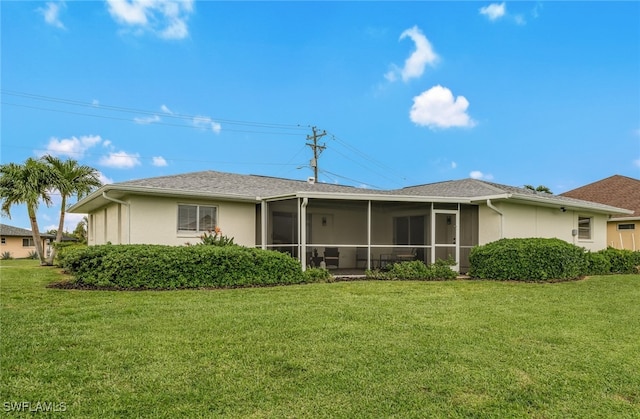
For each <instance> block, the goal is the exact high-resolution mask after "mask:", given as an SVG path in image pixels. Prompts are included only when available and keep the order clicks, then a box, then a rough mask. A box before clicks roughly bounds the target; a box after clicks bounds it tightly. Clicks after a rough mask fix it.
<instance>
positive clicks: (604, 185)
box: [561, 175, 640, 217]
mask: <svg viewBox="0 0 640 419" xmlns="http://www.w3.org/2000/svg"><path fill="white" fill-rule="evenodd" d="M561 195H562V196H567V197H569V198H576V199H583V200H585V201H591V202H598V203H600V204H605V205H611V206H614V207H618V208H626V209H629V210H633V211H634V212H633V215H626V217H640V180H638V179H634V178H630V177H627V176H621V175H613V176H611V177H608V178H605V179H602V180H599V181H597V182H593V183H590V184H588V185H585V186H582V187H580V188H577V189H573V190H571V191H567V192H565V193H563V194H561Z"/></svg>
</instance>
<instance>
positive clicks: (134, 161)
mask: <svg viewBox="0 0 640 419" xmlns="http://www.w3.org/2000/svg"><path fill="white" fill-rule="evenodd" d="M99 163H100V164H101V165H102V166H107V167H113V168H116V169H131V168H133V167H135V166H139V165H140V155H139V154H137V153H136V154H129V153H127V152H125V151H114V152H111V153H109V155H108V156H103V157H101V158H100V162H99Z"/></svg>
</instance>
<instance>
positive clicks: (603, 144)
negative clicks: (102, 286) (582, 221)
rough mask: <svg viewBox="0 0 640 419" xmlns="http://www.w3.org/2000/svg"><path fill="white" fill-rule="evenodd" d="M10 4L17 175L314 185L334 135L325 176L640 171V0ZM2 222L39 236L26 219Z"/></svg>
mask: <svg viewBox="0 0 640 419" xmlns="http://www.w3.org/2000/svg"><path fill="white" fill-rule="evenodd" d="M0 7H1V9H0V12H1V15H2V16H1V23H2V25H1V26H2V29H1V31H2V33H1V35H2V49H1V54H2V57H1V59H2V74H1V89H2V92H1V93H2V94H1V99H2V108H1V109H2V115H1V116H2V121H1V122H2V126H1V155H0V160H1V161H2V163H7V162H23V161H24V160H25V159H26V158H28V157H33V156H39V155H43V154H45V153H50V154H54V155H57V156H60V157H62V158H67V157H70V158H74V159H76V160H78V161H80V162H81V163H83V164H88V165H91V166H93V167H95V168H97V169H98V170H99V171H100V172H101V173H102V176H103V179H104V181H105V182H121V181H126V180H130V179H139V178H145V177H153V176H163V175H170V174H177V173H185V172H190V171H199V170H219V171H228V172H234V173H245V174H259V175H268V176H278V177H285V178H292V179H306V178H307V177H309V176H312V174H313V172H312V170H311V169H310V167H309V163H310V159H311V157H312V152H311V148H310V147H308V146H306V145H305V144H306V143H307V136H308V135H311V133H312V130H311V127H313V126H315V127H317V129H318V131H319V132H324V131H326V133H327V135H325V136H323V137H322V138H321V139H320V144H324V145H326V149H325V150H324V151H323V152H322V154H321V156H320V159H319V162H318V163H319V170H320V175H319V180H320V181H323V182H335V183H341V184H347V185H354V186H366V187H370V188H384V189H388V188H399V187H403V186H410V185H416V184H423V183H431V182H438V181H444V180H451V179H462V178H468V177H473V178H478V179H484V180H489V181H493V182H497V183H503V184H507V185H513V186H523V185H525V184H531V185H534V186H537V185H546V186H547V187H549V188H550V189H551V190H552V191H553V192H554V193H562V192H564V191H567V190H570V189H573V188H576V187H579V186H582V185H585V184H588V183H591V182H594V181H597V180H599V179H602V178H605V177H608V176H611V175H614V174H621V175H626V176H631V177H635V178H638V177H640V2H635V1H634V2H520V1H517V2H498V3H491V2H213V1H210V2H198V1H196V2H192V1H181V2H169V1H131V0H128V1H115V0H114V1H105V2H102V1H66V2H58V1H52V2H28V1H2V2H1V3H0ZM56 204H57V201H56ZM57 210H58V208H57V207H56V206H54V207H52V208H50V209H47V208H46V207H45V206H41V208H40V211H39V218H40V220H39V221H40V225H41V228H43V229H47V228H49V227H52V226H55V225H57ZM77 221H78V219H77V217H71V218H70V220H69V222H68V224H67V226H68V227H67V228H68V229H69V230H72V229H73V228H74V227H75V224H76V223H77ZM2 222H3V223H7V224H12V225H16V226H20V227H25V228H28V227H29V223H28V219H27V217H26V210H24V209H23V208H21V207H16V208H15V209H13V210H12V219H11V220H8V219H6V218H3V219H2Z"/></svg>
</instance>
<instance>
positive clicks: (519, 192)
mask: <svg viewBox="0 0 640 419" xmlns="http://www.w3.org/2000/svg"><path fill="white" fill-rule="evenodd" d="M69 212H72V213H87V214H88V215H89V216H88V218H89V224H88V228H87V232H88V236H89V244H90V245H96V244H103V243H108V242H111V243H113V244H126V243H132V244H134V243H147V244H152V243H157V244H168V245H184V244H185V243H187V242H190V243H192V244H195V243H198V242H199V241H200V239H199V237H200V235H201V234H202V233H203V232H204V231H207V230H210V229H213V228H214V227H215V226H219V227H220V228H221V229H222V233H223V234H224V235H226V236H230V237H234V239H235V242H236V243H238V244H242V245H245V246H255V247H260V248H264V249H275V250H280V251H286V252H289V253H290V254H291V255H293V256H295V257H299V256H300V255H304V257H299V259H300V260H301V262H302V265H303V268H306V266H307V265H308V264H310V263H313V262H316V263H318V262H319V261H322V258H323V255H324V252H325V249H329V250H331V251H332V253H333V255H332V258H331V262H332V265H334V266H338V267H340V268H349V267H355V266H356V262H357V261H360V264H361V265H362V266H366V267H370V268H375V267H378V266H381V265H384V264H385V263H386V262H387V261H389V260H394V259H395V260H398V259H400V257H402V258H403V259H406V258H407V256H409V257H410V258H415V259H419V260H422V261H424V262H426V263H431V262H433V261H435V260H436V259H447V258H452V259H453V260H454V261H455V263H456V270H459V271H461V272H466V271H467V270H468V268H469V252H470V250H471V248H472V247H474V246H476V245H478V244H485V243H488V242H492V241H495V240H498V239H500V238H503V237H557V238H560V239H563V240H566V241H567V242H570V243H575V244H576V245H578V246H582V247H585V248H587V249H591V250H599V249H603V248H605V247H606V245H607V243H606V223H607V220H608V219H609V217H610V215H611V214H615V213H630V211H627V210H624V209H621V208H615V207H612V206H609V205H603V204H599V203H593V202H587V201H582V200H577V199H572V198H568V197H563V196H556V195H551V194H547V193H542V192H535V191H531V190H528V189H523V188H515V187H511V186H505V185H498V184H495V183H490V182H484V181H480V180H475V179H463V180H458V181H448V182H438V183H432V184H427V185H419V186H413V187H407V188H403V189H397V190H371V189H363V188H355V187H349V186H340V185H333V184H326V183H314V182H305V181H297V180H288V179H280V178H272V177H266V176H255V175H240V174H233V173H222V172H215V171H204V172H196V173H187V174H180V175H174V176H164V177H156V178H149V179H140V180H133V181H129V182H122V183H116V184H110V185H105V186H103V187H101V188H100V189H98V190H97V191H95V192H93V193H92V194H91V195H89V196H87V197H85V198H84V199H82V200H80V201H79V202H78V203H76V204H75V205H73V206H72V207H71V208H70V209H69ZM336 251H337V253H338V254H337V255H336V254H335V253H336ZM363 251H364V257H363V256H362V252H363ZM326 257H327V258H328V255H327V256H326ZM363 259H364V260H363ZM327 260H328V259H327Z"/></svg>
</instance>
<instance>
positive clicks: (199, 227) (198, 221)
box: [178, 205, 218, 231]
mask: <svg viewBox="0 0 640 419" xmlns="http://www.w3.org/2000/svg"><path fill="white" fill-rule="evenodd" d="M217 210H218V209H217V207H209V206H204V205H178V231H208V230H213V229H214V228H215V227H216V225H217V222H218V220H217V213H218V211H217Z"/></svg>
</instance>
